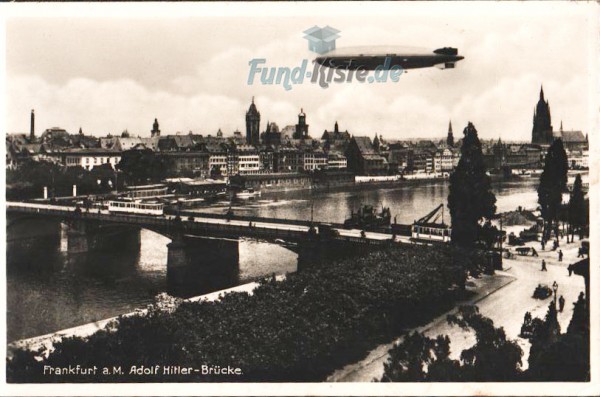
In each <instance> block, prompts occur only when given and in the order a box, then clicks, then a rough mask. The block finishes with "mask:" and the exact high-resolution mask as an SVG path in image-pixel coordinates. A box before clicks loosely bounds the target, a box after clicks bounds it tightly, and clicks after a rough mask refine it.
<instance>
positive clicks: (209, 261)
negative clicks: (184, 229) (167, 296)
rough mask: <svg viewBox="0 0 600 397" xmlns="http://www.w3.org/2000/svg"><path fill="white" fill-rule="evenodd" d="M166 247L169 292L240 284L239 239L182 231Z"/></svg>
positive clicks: (177, 293)
mask: <svg viewBox="0 0 600 397" xmlns="http://www.w3.org/2000/svg"><path fill="white" fill-rule="evenodd" d="M167 247H168V254H167V282H168V285H169V290H170V292H173V293H175V294H176V295H188V294H194V293H195V292H196V291H200V290H204V291H206V290H210V289H214V290H217V289H224V288H229V287H232V286H235V285H237V282H238V279H239V259H240V257H239V242H238V240H232V239H220V238H208V237H198V236H181V235H179V236H174V237H173V239H172V241H171V242H170V243H169V244H168V245H167Z"/></svg>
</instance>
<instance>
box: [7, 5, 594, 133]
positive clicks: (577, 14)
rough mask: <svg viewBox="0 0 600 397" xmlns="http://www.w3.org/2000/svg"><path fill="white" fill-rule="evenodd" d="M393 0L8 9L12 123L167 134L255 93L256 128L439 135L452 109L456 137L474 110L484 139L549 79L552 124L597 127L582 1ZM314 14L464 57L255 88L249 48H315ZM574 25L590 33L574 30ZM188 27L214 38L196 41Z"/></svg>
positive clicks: (520, 111)
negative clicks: (169, 14) (378, 10)
mask: <svg viewBox="0 0 600 397" xmlns="http://www.w3.org/2000/svg"><path fill="white" fill-rule="evenodd" d="M388 7H392V8H391V11H392V12H393V13H395V14H396V15H394V16H393V17H392V16H387V17H381V15H371V14H372V13H374V11H373V10H371V11H370V13H368V14H367V15H365V16H364V17H363V18H360V19H357V17H356V16H354V15H353V14H352V13H344V12H337V13H332V12H331V8H326V10H327V11H328V12H325V13H324V15H325V16H323V17H319V18H307V17H305V16H303V15H300V16H293V15H290V12H289V10H287V9H286V10H283V11H281V10H280V11H281V12H280V15H279V14H277V12H276V13H275V14H276V15H279V16H271V17H266V16H263V17H257V18H253V19H252V20H250V19H241V18H237V17H235V16H234V17H222V18H220V19H219V20H215V18H212V19H209V18H204V19H203V18H201V17H198V16H195V14H194V13H192V16H191V17H190V18H187V19H181V18H175V19H166V18H165V19H149V18H136V19H131V18H129V19H120V20H117V19H107V18H86V19H85V20H82V19H78V18H70V19H65V18H58V17H57V18H58V19H54V18H51V19H48V18H45V19H43V18H29V19H25V18H20V19H17V18H15V19H9V20H8V23H7V52H6V64H7V93H8V95H7V125H6V129H7V131H8V132H26V131H28V129H29V126H28V122H29V112H30V110H31V109H36V117H37V121H36V123H37V126H38V128H37V131H36V132H37V133H40V132H41V131H43V130H44V129H46V128H50V127H54V126H58V127H62V128H64V129H66V130H67V131H69V132H72V133H74V132H76V131H78V129H79V127H82V129H83V131H84V132H85V133H87V134H91V135H96V136H102V135H106V134H108V133H111V134H113V135H115V134H120V133H121V132H122V131H123V130H128V131H129V132H130V133H131V134H134V135H138V134H139V135H140V136H146V135H148V136H149V135H150V129H151V128H150V126H151V122H148V120H153V119H154V118H158V119H159V121H160V122H161V125H162V126H163V129H164V131H165V133H173V134H174V133H176V132H178V131H180V132H181V133H188V131H190V130H191V131H193V132H194V133H197V134H203V135H208V134H211V135H214V134H216V132H217V130H218V129H221V130H223V131H224V132H225V133H226V134H229V133H231V132H233V131H234V130H236V129H238V130H240V131H243V130H244V127H245V125H244V115H245V112H246V110H247V108H248V105H249V103H250V101H251V98H252V97H253V96H254V97H255V100H256V103H257V106H258V108H259V111H260V112H261V115H262V118H261V125H260V130H261V131H264V129H265V127H266V122H267V121H270V122H275V123H277V124H278V125H279V126H280V127H281V128H282V127H285V126H286V125H293V124H295V121H296V115H297V114H298V113H299V111H300V109H301V108H303V109H304V111H305V112H306V113H307V121H308V122H309V123H310V124H311V132H312V134H313V135H316V134H319V135H320V134H321V133H322V131H323V130H325V129H327V130H329V129H331V128H332V125H333V123H334V122H335V121H336V120H337V121H338V122H339V123H340V124H341V126H342V129H344V130H345V129H348V131H349V132H350V133H353V134H355V135H367V136H372V135H374V134H375V133H377V134H382V135H383V136H384V138H386V139H407V138H414V137H422V138H433V137H439V136H442V135H443V134H444V132H445V131H446V127H447V124H448V121H449V120H452V122H453V125H454V127H455V129H456V130H457V131H456V132H457V135H459V134H460V131H462V129H463V128H464V126H465V125H466V124H467V122H469V121H472V122H473V123H474V124H475V125H476V127H477V128H478V130H479V131H480V135H481V137H482V138H484V139H494V138H498V137H500V138H502V139H503V140H522V137H523V136H524V134H527V135H529V134H530V133H531V128H532V116H533V110H534V106H535V103H536V101H537V98H538V93H539V89H540V86H541V85H543V86H544V91H545V93H546V97H547V98H548V99H549V101H550V108H551V113H552V119H553V124H554V125H555V126H557V125H559V124H560V121H561V120H562V121H563V125H564V127H565V129H575V130H582V131H584V133H589V132H590V131H591V129H592V125H593V123H592V121H593V120H592V119H591V117H592V116H591V115H592V112H590V111H589V108H590V106H591V105H590V104H591V102H592V100H591V99H590V98H588V97H587V96H586V95H585V92H586V91H587V90H588V87H589V85H590V84H589V81H590V80H589V79H590V74H591V72H590V71H589V70H588V69H589V65H590V61H591V58H590V57H591V55H590V51H591V50H590V49H589V48H588V42H587V37H586V36H585V33H586V29H583V28H582V26H585V25H586V24H589V23H591V22H589V21H590V17H589V16H587V15H586V14H585V9H584V7H581V8H579V7H565V8H564V9H563V7H562V6H561V5H557V6H554V7H551V8H549V9H544V8H543V7H541V6H540V7H538V6H535V5H534V6H527V7H529V8H530V10H531V11H532V12H528V13H525V14H524V16H522V17H512V16H511V18H509V19H507V20H506V21H500V20H499V19H495V22H496V23H495V24H493V25H490V24H489V23H488V22H489V21H490V20H491V19H492V18H495V17H496V16H497V14H498V13H500V14H502V13H506V12H510V10H511V7H510V6H505V5H502V6H498V7H490V6H486V7H483V6H481V5H476V6H474V7H472V12H470V13H467V14H464V13H462V14H461V13H459V12H453V13H449V14H448V15H447V16H446V17H444V18H440V17H433V16H430V15H427V14H428V10H429V6H428V5H418V6H417V5H415V6H407V5H406V4H404V5H402V6H400V5H399V6H388ZM463 7H464V6H462V5H461V7H458V8H460V9H463V10H464V8H463ZM351 8H352V7H351ZM278 12H279V11H278ZM565 13H566V14H565ZM328 14H329V15H328ZM337 14H341V15H337ZM567 14H568V15H569V16H570V18H565V15H567ZM392 15H393V14H392ZM437 15H439V14H437ZM375 21H376V23H375ZM486 21H487V22H486ZM525 22H526V23H525ZM315 24H317V25H321V26H323V25H325V24H327V25H331V26H334V27H336V28H337V29H339V30H340V31H341V33H340V36H341V37H340V38H339V39H338V46H339V47H342V46H350V45H355V44H365V43H377V44H386V43H392V44H411V45H418V46H421V47H425V48H431V49H434V48H438V47H441V46H455V47H457V48H458V49H459V51H460V52H461V54H464V55H465V60H463V61H462V62H461V64H459V65H458V66H457V68H456V69H455V70H445V71H440V70H437V69H435V68H433V69H423V70H419V71H412V70H411V71H409V72H408V73H407V74H406V75H404V74H403V75H402V76H401V77H400V80H399V82H397V83H392V82H388V83H385V84H375V85H368V84H362V85H361V84H359V83H352V84H337V85H335V84H332V85H331V86H330V87H329V88H327V89H323V88H321V87H319V86H318V85H314V84H306V83H305V84H304V85H297V86H294V87H293V89H291V90H289V91H286V90H285V89H284V88H283V87H282V86H281V85H270V86H269V85H257V84H256V82H255V84H254V85H251V86H249V85H247V81H246V80H247V77H248V70H249V67H248V62H249V60H251V59H253V58H257V57H264V58H265V59H266V60H267V66H274V67H275V66H289V67H295V66H297V65H299V64H300V62H301V61H302V60H303V59H308V60H311V59H313V58H314V54H312V53H310V52H309V51H308V50H307V49H306V42H305V40H304V39H303V37H302V32H303V30H305V29H306V28H307V27H310V26H313V25H315ZM578 35H580V36H581V37H582V40H572V38H573V37H578ZM189 37H198V38H202V37H207V38H208V39H207V40H200V39H199V40H196V41H197V42H201V45H190V44H189ZM186 38H187V39H186ZM542 38H543V40H542ZM182 43H183V44H182ZM543 43H552V46H550V45H545V44H543ZM42 51H43V52H42ZM557 53H558V54H560V56H561V57H565V58H569V59H570V63H569V65H568V66H567V65H566V63H560V66H559V63H556V62H553V61H552V60H553V59H554V57H556V54H557ZM40 54H43V56H41V55H40ZM563 65H565V66H563Z"/></svg>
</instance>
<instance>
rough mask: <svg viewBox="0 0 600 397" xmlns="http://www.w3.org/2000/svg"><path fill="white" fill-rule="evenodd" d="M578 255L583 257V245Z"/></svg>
mask: <svg viewBox="0 0 600 397" xmlns="http://www.w3.org/2000/svg"><path fill="white" fill-rule="evenodd" d="M577 257H578V258H583V247H579V251H577Z"/></svg>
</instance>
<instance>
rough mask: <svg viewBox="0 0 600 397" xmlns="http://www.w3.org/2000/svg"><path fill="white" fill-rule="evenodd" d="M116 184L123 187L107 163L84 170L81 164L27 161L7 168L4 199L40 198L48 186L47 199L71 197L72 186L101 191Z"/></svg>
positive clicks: (83, 191)
mask: <svg viewBox="0 0 600 397" xmlns="http://www.w3.org/2000/svg"><path fill="white" fill-rule="evenodd" d="M115 183H118V184H119V187H120V188H122V187H123V181H122V180H119V178H118V176H117V175H116V173H115V170H114V169H113V168H112V167H111V166H110V164H103V165H100V166H96V167H94V168H93V169H92V170H91V171H87V170H85V169H84V168H82V167H65V166H62V165H59V164H56V163H51V162H47V161H34V160H30V161H28V162H27V163H25V164H22V165H21V166H20V167H18V168H17V169H14V170H6V198H7V199H8V200H26V199H33V198H42V197H43V189H44V187H46V188H47V189H48V198H53V197H64V196H71V195H72V194H73V185H77V194H79V195H81V194H101V193H109V192H110V191H111V190H114V185H115Z"/></svg>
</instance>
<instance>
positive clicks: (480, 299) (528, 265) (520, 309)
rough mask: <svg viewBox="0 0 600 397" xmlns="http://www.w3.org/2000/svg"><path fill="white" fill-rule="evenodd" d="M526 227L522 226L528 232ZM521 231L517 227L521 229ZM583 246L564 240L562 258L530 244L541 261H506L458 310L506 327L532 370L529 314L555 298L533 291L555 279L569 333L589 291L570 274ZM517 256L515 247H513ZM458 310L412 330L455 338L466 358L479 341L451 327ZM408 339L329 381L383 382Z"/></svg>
mask: <svg viewBox="0 0 600 397" xmlns="http://www.w3.org/2000/svg"><path fill="white" fill-rule="evenodd" d="M523 228H524V227H521V229H523ZM517 229H519V228H518V227H515V231H517ZM580 245H581V243H580V241H579V240H578V238H575V242H573V243H569V244H566V239H564V238H563V239H562V240H561V243H560V249H562V251H563V254H564V258H563V260H562V262H559V260H558V250H556V251H551V250H549V249H548V247H546V250H545V251H542V250H541V247H540V243H539V242H536V241H534V242H528V243H526V244H525V246H529V247H535V249H536V250H537V251H538V254H539V257H533V256H518V255H516V256H514V257H513V258H512V259H506V258H504V259H503V266H504V270H502V271H496V274H495V275H494V276H483V277H481V278H479V279H475V280H469V281H472V282H473V285H471V286H470V287H467V288H468V289H470V290H472V291H473V292H474V294H475V295H473V296H472V297H471V298H470V299H469V300H468V301H463V302H457V306H459V305H465V304H472V305H477V306H478V307H479V311H480V313H481V314H482V315H484V316H486V317H489V318H491V319H492V320H493V321H494V325H495V326H496V327H503V328H504V330H505V332H506V335H507V337H508V338H509V339H513V340H516V341H517V343H518V344H519V346H520V347H521V349H523V353H524V354H523V358H522V362H523V364H524V365H523V369H525V368H526V367H527V358H528V356H529V348H530V343H529V341H528V340H526V339H523V338H520V337H519V333H520V331H521V325H522V324H523V317H524V315H525V312H527V311H529V312H531V314H532V316H533V317H540V318H543V317H544V316H545V315H546V311H547V310H548V305H549V304H550V302H551V300H552V297H549V298H547V299H544V300H538V299H534V298H533V297H532V295H533V291H534V290H535V287H536V286H537V285H538V284H546V285H548V286H551V285H552V283H553V282H554V281H556V282H557V284H558V290H557V295H558V296H561V295H562V296H563V297H564V298H565V301H566V303H565V307H564V311H563V312H562V313H558V321H559V323H560V326H561V331H562V332H565V331H566V329H567V327H568V325H569V321H571V316H572V314H573V303H575V301H576V300H577V297H578V296H579V293H581V292H584V293H585V282H584V279H583V277H580V276H577V275H575V274H573V275H571V276H569V272H568V270H567V267H568V266H569V265H570V264H572V263H575V262H577V261H578V260H579V259H578V258H577V253H578V249H579V247H580ZM511 251H512V252H513V253H514V252H515V250H514V247H511ZM542 259H544V260H545V261H546V263H547V268H548V270H547V271H545V272H542V271H541V262H542ZM454 312H456V309H454V310H451V311H449V312H447V313H444V314H443V315H441V316H439V317H437V318H436V319H434V320H433V321H431V322H430V323H428V324H426V325H424V326H422V327H418V328H415V329H412V330H408V331H411V332H412V331H419V332H422V333H424V334H425V335H427V336H429V337H435V336H437V335H448V336H449V337H450V340H451V343H450V349H451V357H452V358H454V359H458V358H460V353H461V352H462V350H463V349H465V348H468V347H470V346H472V345H473V344H474V343H475V335H474V334H473V333H472V332H468V331H464V330H462V329H460V328H459V327H457V326H451V325H449V324H448V322H447V321H446V316H447V315H448V314H450V313H454ZM401 340H402V338H401V337H400V338H398V339H396V340H395V341H393V342H391V343H387V344H383V345H380V346H378V347H377V348H375V349H373V350H372V351H371V352H369V354H368V355H367V356H366V357H365V358H364V359H362V360H361V361H359V362H356V363H353V364H349V365H347V366H345V367H343V368H341V369H338V370H337V371H335V372H334V373H333V374H331V375H330V376H329V377H328V379H327V381H329V382H372V381H373V380H374V379H380V378H381V376H382V375H383V371H384V367H383V364H384V363H385V362H387V360H388V356H389V355H388V351H389V350H390V349H391V348H392V347H393V346H394V345H395V344H397V343H399V342H400V341H401Z"/></svg>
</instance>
